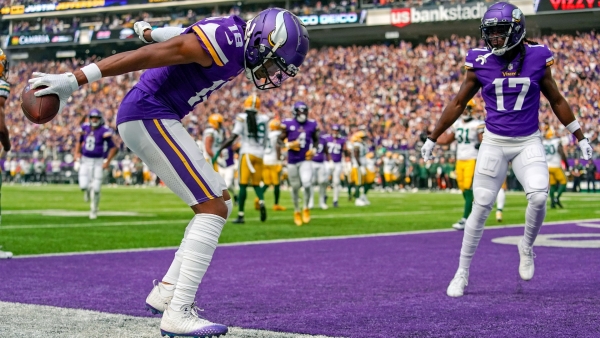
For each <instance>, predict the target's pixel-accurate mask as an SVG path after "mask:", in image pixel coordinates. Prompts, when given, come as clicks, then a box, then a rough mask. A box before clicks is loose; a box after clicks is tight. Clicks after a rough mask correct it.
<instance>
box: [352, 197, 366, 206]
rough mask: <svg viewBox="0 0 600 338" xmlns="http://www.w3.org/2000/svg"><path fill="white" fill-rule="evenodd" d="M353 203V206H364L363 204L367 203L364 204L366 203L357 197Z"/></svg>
mask: <svg viewBox="0 0 600 338" xmlns="http://www.w3.org/2000/svg"><path fill="white" fill-rule="evenodd" d="M354 205H355V206H357V207H364V206H365V205H367V204H366V203H365V201H363V200H362V199H361V198H357V199H356V200H355V201H354Z"/></svg>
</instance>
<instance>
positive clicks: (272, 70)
mask: <svg viewBox="0 0 600 338" xmlns="http://www.w3.org/2000/svg"><path fill="white" fill-rule="evenodd" d="M134 30H135V31H136V33H137V34H138V35H139V36H140V39H142V40H143V41H144V42H148V43H150V42H158V43H156V44H153V45H152V46H146V47H142V48H140V49H137V50H134V51H129V52H124V53H119V54H115V55H113V56H110V57H107V58H105V59H102V60H101V61H99V62H98V63H92V64H89V65H87V66H85V67H83V68H81V69H79V70H76V71H75V72H73V73H64V74H60V75H55V74H44V73H33V79H31V80H30V83H31V85H32V87H33V88H38V87H40V86H48V88H45V89H42V90H40V91H38V92H36V95H37V96H42V95H48V94H56V95H58V97H59V99H60V102H61V106H60V108H61V110H62V108H63V107H64V106H65V105H66V104H67V100H68V98H69V97H70V96H71V93H73V92H74V91H75V90H77V88H79V86H80V85H83V84H86V83H91V82H94V81H97V80H99V79H100V78H102V77H107V76H116V75H120V74H125V73H128V72H132V71H136V70H142V69H148V70H147V71H146V72H144V74H143V75H142V77H141V78H140V81H139V82H138V83H137V84H136V85H135V86H134V87H133V88H132V89H131V90H130V91H129V93H127V95H126V96H125V98H124V99H123V101H122V102H121V106H120V108H119V112H118V115H117V125H118V129H119V134H120V135H121V137H122V139H123V141H124V143H125V145H126V146H127V147H128V148H129V149H131V150H132V151H133V152H135V153H136V154H137V155H138V156H139V157H140V158H141V159H142V160H143V161H144V163H146V164H147V165H148V167H149V169H150V170H152V172H154V173H156V174H157V175H158V176H159V177H160V178H161V179H162V180H163V181H164V182H165V184H166V185H167V186H168V187H169V188H170V189H171V190H173V191H174V192H175V193H176V194H177V195H178V196H179V197H180V198H181V199H182V200H183V201H185V202H186V203H187V204H188V205H189V206H190V207H191V208H192V211H193V212H194V214H195V216H194V217H193V218H192V220H191V221H190V222H189V224H188V226H187V228H186V230H185V233H184V235H183V240H182V242H181V245H180V247H179V250H177V252H176V253H175V258H174V260H173V263H172V264H171V266H170V268H169V270H168V271H167V274H166V275H165V276H164V277H163V279H162V282H160V283H159V282H156V281H155V287H154V288H153V289H152V291H151V293H150V294H149V295H148V298H147V299H146V304H147V306H148V308H149V309H150V310H151V311H153V312H155V313H159V312H163V311H164V314H163V317H162V321H161V324H160V329H161V333H162V334H163V335H169V336H205V337H208V336H213V335H221V334H225V333H226V332H227V327H226V326H224V325H220V324H214V323H211V322H209V321H207V320H205V319H202V318H200V317H199V315H198V309H197V307H196V306H195V302H194V300H195V296H196V292H197V290H198V286H199V284H200V282H201V281H202V278H203V276H204V274H205V272H206V270H207V268H208V266H209V265H210V262H211V260H212V256H213V253H214V251H215V248H216V246H217V243H218V240H219V236H220V234H221V231H222V229H223V226H224V225H225V222H226V219H227V217H228V215H229V214H230V212H231V208H232V203H231V198H230V195H229V193H228V192H227V186H226V185H225V182H224V181H223V179H222V178H221V176H219V174H218V173H217V172H215V170H214V169H213V168H212V165H211V164H210V163H208V162H207V161H206V160H204V156H203V154H202V150H201V149H199V148H198V146H197V145H196V143H195V142H194V139H193V138H192V137H191V136H190V134H189V133H188V132H187V131H186V130H185V128H184V127H183V126H182V124H181V122H180V121H181V119H182V118H183V117H184V116H185V115H187V114H188V113H189V112H190V111H192V110H193V108H194V107H195V106H196V105H198V104H199V103H202V102H204V101H205V100H206V99H207V98H208V97H209V96H210V95H211V94H212V93H214V92H215V91H217V90H218V89H219V88H221V87H222V86H223V85H225V83H227V82H228V81H230V80H232V79H234V78H235V77H236V76H237V75H239V74H241V73H243V72H244V73H245V74H246V77H247V78H248V79H250V80H252V81H253V82H254V84H255V86H256V87H257V88H258V89H261V90H264V89H271V88H277V87H280V86H281V84H282V83H283V82H284V81H285V80H286V79H288V78H290V77H294V76H295V75H296V74H297V73H298V70H299V67H300V66H301V65H302V63H303V62H304V59H305V58H306V54H307V52H308V45H309V38H308V32H307V30H306V27H304V25H303V24H302V22H301V21H300V19H298V18H297V17H296V16H295V15H293V14H292V13H290V12H288V11H286V10H283V9H279V8H270V9H267V10H264V11H262V12H260V13H259V14H258V15H257V16H256V17H254V18H253V19H252V20H250V21H248V22H246V21H244V20H242V19H241V18H240V17H238V16H225V17H212V18H206V19H203V20H200V21H198V22H196V23H194V24H193V25H191V26H189V27H187V28H185V29H181V28H172V27H171V28H158V29H155V30H152V27H151V26H150V25H149V24H148V23H146V22H137V23H136V24H135V25H134Z"/></svg>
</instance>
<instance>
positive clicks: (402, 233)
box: [13, 218, 600, 259]
mask: <svg viewBox="0 0 600 338" xmlns="http://www.w3.org/2000/svg"><path fill="white" fill-rule="evenodd" d="M598 221H600V218H593V219H583V220H568V221H553V222H546V223H544V226H547V225H561V224H571V223H587V222H598ZM524 226H525V224H524V223H523V224H509V225H499V226H492V227H486V228H485V229H486V230H497V229H507V228H519V227H524ZM439 232H456V230H454V229H452V228H447V229H430V230H413V231H400V232H382V233H375V234H361V235H341V236H324V237H306V238H290V239H271V240H264V241H248V242H236V243H223V244H219V246H220V247H229V246H243V245H260V244H280V243H296V242H309V241H325V240H338V239H354V238H371V237H390V236H405V235H421V234H431V233H439ZM177 248H178V247H176V246H170V247H160V248H140V249H122V250H121V249H116V250H101V251H80V252H64V253H51V254H40V255H19V256H13V259H19V258H37V257H55V256H78V255H98V254H111V253H127V252H144V251H159V250H176V249H177Z"/></svg>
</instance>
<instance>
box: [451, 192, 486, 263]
mask: <svg viewBox="0 0 600 338" xmlns="http://www.w3.org/2000/svg"><path fill="white" fill-rule="evenodd" d="M492 202H493V200H492ZM490 211H492V207H491V205H490V206H488V207H484V206H481V205H479V204H476V203H473V210H472V211H471V215H469V218H467V223H466V224H465V233H464V235H463V241H462V247H461V248H460V261H459V264H458V268H459V269H465V270H469V267H470V266H471V260H473V255H475V250H477V246H478V245H479V240H481V235H483V227H484V226H485V220H486V219H487V218H488V216H489V215H490Z"/></svg>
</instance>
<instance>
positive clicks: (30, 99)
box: [21, 86, 60, 124]
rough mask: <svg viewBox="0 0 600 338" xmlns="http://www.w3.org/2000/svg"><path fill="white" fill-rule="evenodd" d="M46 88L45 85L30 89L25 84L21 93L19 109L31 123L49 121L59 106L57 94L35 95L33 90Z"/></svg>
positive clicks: (56, 112)
mask: <svg viewBox="0 0 600 338" xmlns="http://www.w3.org/2000/svg"><path fill="white" fill-rule="evenodd" d="M44 88H46V87H45V86H42V87H38V88H35V89H31V88H30V86H25V88H24V89H23V92H22V93H21V109H22V110H23V114H25V117H27V119H28V120H29V121H31V122H33V123H37V124H44V123H46V122H49V121H51V120H52V119H53V118H54V117H55V116H56V114H58V109H59V108H60V100H59V99H58V95H56V94H49V95H44V96H40V97H37V96H35V95H34V94H35V92H37V91H38V90H42V89H44Z"/></svg>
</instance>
